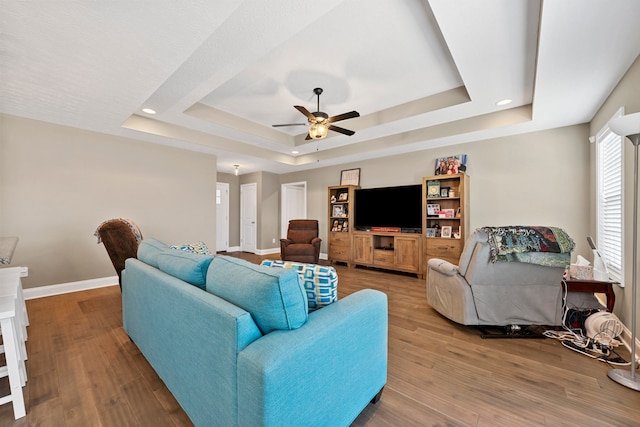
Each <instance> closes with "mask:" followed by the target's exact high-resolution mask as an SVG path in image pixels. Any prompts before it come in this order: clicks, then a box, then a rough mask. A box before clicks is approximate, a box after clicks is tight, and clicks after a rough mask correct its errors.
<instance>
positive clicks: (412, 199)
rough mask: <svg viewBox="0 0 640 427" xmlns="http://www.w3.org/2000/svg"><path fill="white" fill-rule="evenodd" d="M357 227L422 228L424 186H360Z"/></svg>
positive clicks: (408, 230) (406, 229) (356, 197)
mask: <svg viewBox="0 0 640 427" xmlns="http://www.w3.org/2000/svg"><path fill="white" fill-rule="evenodd" d="M353 219H354V227H355V229H356V230H366V231H368V230H371V228H372V227H394V228H400V229H401V231H402V232H408V233H414V232H417V233H420V232H421V230H422V185H420V184H416V185H403V186H398V187H381V188H361V189H357V190H355V198H354V218H353Z"/></svg>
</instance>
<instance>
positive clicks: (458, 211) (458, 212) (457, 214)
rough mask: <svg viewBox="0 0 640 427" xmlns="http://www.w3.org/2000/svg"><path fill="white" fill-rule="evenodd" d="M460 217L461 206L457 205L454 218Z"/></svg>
mask: <svg viewBox="0 0 640 427" xmlns="http://www.w3.org/2000/svg"><path fill="white" fill-rule="evenodd" d="M460 217H462V208H461V207H460V206H458V209H457V210H456V218H460Z"/></svg>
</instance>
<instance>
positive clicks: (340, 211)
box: [331, 205, 344, 217]
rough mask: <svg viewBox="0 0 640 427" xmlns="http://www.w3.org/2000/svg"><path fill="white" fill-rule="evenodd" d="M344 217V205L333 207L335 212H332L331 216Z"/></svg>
mask: <svg viewBox="0 0 640 427" xmlns="http://www.w3.org/2000/svg"><path fill="white" fill-rule="evenodd" d="M343 215H344V209H343V207H342V205H335V206H334V207H333V212H332V214H331V216H335V217H341V216H343Z"/></svg>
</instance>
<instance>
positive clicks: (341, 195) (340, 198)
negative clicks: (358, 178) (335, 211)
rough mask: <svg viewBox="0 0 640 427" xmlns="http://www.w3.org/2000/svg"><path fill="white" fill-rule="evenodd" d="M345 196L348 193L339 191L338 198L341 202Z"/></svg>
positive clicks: (347, 195)
mask: <svg viewBox="0 0 640 427" xmlns="http://www.w3.org/2000/svg"><path fill="white" fill-rule="evenodd" d="M347 197H349V193H346V192H345V193H340V194H338V200H339V201H341V202H345V201H346V200H347Z"/></svg>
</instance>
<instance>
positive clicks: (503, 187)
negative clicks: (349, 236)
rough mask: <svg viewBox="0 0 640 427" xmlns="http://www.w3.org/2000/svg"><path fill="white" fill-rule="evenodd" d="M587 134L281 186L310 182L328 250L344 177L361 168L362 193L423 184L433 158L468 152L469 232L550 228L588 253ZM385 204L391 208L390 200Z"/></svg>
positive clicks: (533, 136)
mask: <svg viewBox="0 0 640 427" xmlns="http://www.w3.org/2000/svg"><path fill="white" fill-rule="evenodd" d="M588 132H589V128H588V126H587V125H578V126H570V127H564V128H559V129H553V130H548V131H542V132H535V133H529V134H525V135H516V136H510V137H504V138H496V139H490V140H486V141H479V142H474V143H469V144H461V145H455V146H450V147H444V148H437V149H431V150H424V151H420V152H416V153H410V154H404V155H398V156H393V157H386V158H383V159H374V160H365V161H362V162H357V163H351V164H345V165H340V166H331V167H326V168H321V169H315V170H311V171H305V172H296V173H291V174H285V175H281V182H282V183H288V182H297V181H306V182H307V188H308V196H307V198H308V206H307V213H308V217H309V218H318V219H319V220H320V227H321V229H320V235H321V237H322V239H323V244H322V252H323V253H326V251H327V246H326V242H327V221H328V208H327V187H328V186H331V185H338V184H340V171H341V170H343V169H351V168H360V169H361V171H360V186H361V187H363V188H372V187H383V186H393V185H405V184H420V183H421V182H422V177H423V176H428V175H432V174H433V172H434V169H435V160H436V158H438V157H443V156H447V155H450V154H467V156H468V162H469V164H468V166H469V169H468V171H467V172H468V174H469V176H470V189H471V194H470V205H471V206H470V215H471V216H470V226H471V228H472V229H475V228H477V227H481V226H485V225H552V226H558V227H561V228H564V229H565V230H566V231H567V232H568V233H569V235H571V236H572V237H573V238H574V240H575V242H576V245H577V249H576V252H575V253H580V254H583V255H588V254H589V253H590V251H588V245H587V242H586V236H587V235H588V231H589V215H588V209H589V194H590V193H589V187H588V178H589V141H588V138H589V134H588ZM382 203H391V204H392V203H393V200H389V201H383V202H382Z"/></svg>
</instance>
